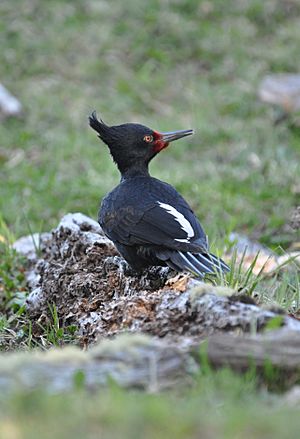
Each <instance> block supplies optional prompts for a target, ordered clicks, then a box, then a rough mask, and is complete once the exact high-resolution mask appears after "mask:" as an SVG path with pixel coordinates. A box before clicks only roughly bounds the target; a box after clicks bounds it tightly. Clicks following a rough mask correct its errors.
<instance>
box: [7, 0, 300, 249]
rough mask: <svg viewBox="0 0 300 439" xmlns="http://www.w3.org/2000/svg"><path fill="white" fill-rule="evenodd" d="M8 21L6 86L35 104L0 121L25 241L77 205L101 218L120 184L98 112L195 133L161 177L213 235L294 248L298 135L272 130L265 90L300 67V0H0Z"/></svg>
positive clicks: (12, 198)
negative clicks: (267, 81)
mask: <svg viewBox="0 0 300 439" xmlns="http://www.w3.org/2000/svg"><path fill="white" fill-rule="evenodd" d="M0 15H1V17H2V20H1V41H2V43H1V44H2V49H1V51H0V80H1V82H2V83H3V84H4V85H5V86H6V87H7V88H8V89H9V90H10V91H11V92H12V93H13V94H15V95H16V96H17V97H18V98H19V99H20V101H21V102H22V104H23V106H24V112H23V117H22V118H21V119H18V120H16V119H7V120H2V122H1V124H0V166H1V189H0V191H1V192H0V199H1V201H0V202H1V212H2V215H3V218H4V220H5V221H6V222H7V223H8V225H9V226H10V227H11V229H12V230H13V231H14V233H15V234H16V235H17V236H19V235H20V234H27V233H29V228H31V230H33V231H42V230H49V229H50V228H51V227H53V226H55V225H56V224H57V222H58V221H59V219H60V217H61V216H62V215H63V214H65V213H67V212H69V211H73V212H74V211H81V212H84V213H86V214H88V215H90V216H92V217H93V218H96V216H97V210H98V206H99V202H100V199H101V198H102V196H103V195H104V194H105V193H106V192H108V191H109V190H110V189H112V188H113V187H114V185H116V184H117V183H118V179H119V176H118V172H117V170H116V168H115V166H114V164H113V163H112V160H111V158H110V157H109V154H108V151H107V150H106V147H105V146H104V145H103V144H102V143H101V142H100V141H99V140H98V139H97V137H96V135H95V133H94V132H92V130H91V129H90V128H89V127H88V122H87V118H88V115H89V114H90V113H91V111H92V110H94V109H96V110H97V112H98V114H99V115H100V116H101V117H102V118H103V119H104V121H105V122H106V123H108V124H118V123H124V122H129V121H135V122H139V123H143V124H146V125H148V126H150V127H152V128H153V129H157V130H173V129H185V128H194V129H196V134H195V136H193V138H191V139H184V140H182V141H180V142H176V143H175V144H174V145H172V146H170V147H169V148H168V149H167V150H165V151H164V152H162V153H161V154H160V155H159V156H158V157H157V158H156V159H155V160H154V162H153V163H152V165H151V171H152V174H153V175H155V176H156V177H157V178H160V179H162V180H165V181H168V182H169V183H171V184H173V185H175V186H176V188H177V189H178V190H179V191H180V192H181V193H182V194H183V195H184V196H185V197H186V198H187V200H188V201H189V202H190V204H191V205H192V207H193V208H194V209H195V211H196V213H197V215H198V216H199V218H200V219H201V221H202V223H203V225H204V227H205V229H206V231H207V233H208V235H209V236H210V237H211V241H212V242H213V243H214V242H216V243H217V244H218V243H222V242H223V241H222V237H223V236H225V235H226V234H227V233H228V232H230V231H232V230H238V231H244V232H246V233H247V234H249V235H251V236H253V237H255V238H259V239H261V240H262V241H264V242H266V243H267V244H269V245H274V246H276V245H283V246H288V245H289V244H290V242H291V241H292V240H293V236H290V235H289V233H287V232H286V230H285V224H286V223H287V222H288V221H289V217H290V212H291V210H292V208H293V206H295V205H296V204H297V202H299V200H298V201H297V197H298V198H299V184H300V182H299V175H300V172H299V155H300V153H299V150H300V137H299V134H298V133H297V132H296V131H294V130H291V129H290V127H289V126H288V124H287V123H284V124H281V125H280V126H276V127H275V126H274V123H273V122H274V114H273V109H272V108H269V107H268V106H266V105H263V104H261V103H260V102H259V100H258V97H257V88H258V85H259V83H260V81H261V79H262V78H263V76H264V75H265V74H267V73H270V72H271V73H272V72H281V71H285V72H297V71H299V70H300V56H299V55H300V49H299V47H300V26H299V17H300V2H299V1H298V0H291V1H279V0H278V1H276V0H272V1H270V0H265V1H258V0H240V1H238V2H237V1H233V0H227V1H222V0H214V1H199V0H198V1H195V0H161V1H157V0H149V1H147V2H140V1H138V0H129V1H126V2H124V1H121V0H115V1H111V2H109V1H99V0H86V1H80V0H73V1H72V2H70V1H63V0H51V1H50V0H49V1H47V2H42V1H38V0H13V1H11V0H1V3H0ZM297 185H298V186H297ZM297 188H298V189H297ZM297 191H298V192H297Z"/></svg>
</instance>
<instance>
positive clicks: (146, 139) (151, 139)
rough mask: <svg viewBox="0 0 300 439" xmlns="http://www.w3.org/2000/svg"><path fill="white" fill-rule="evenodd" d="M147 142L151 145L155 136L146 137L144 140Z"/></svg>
mask: <svg viewBox="0 0 300 439" xmlns="http://www.w3.org/2000/svg"><path fill="white" fill-rule="evenodd" d="M143 140H144V141H145V142H147V143H150V142H152V141H153V136H144V139H143Z"/></svg>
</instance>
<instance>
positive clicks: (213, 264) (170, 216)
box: [89, 112, 229, 278]
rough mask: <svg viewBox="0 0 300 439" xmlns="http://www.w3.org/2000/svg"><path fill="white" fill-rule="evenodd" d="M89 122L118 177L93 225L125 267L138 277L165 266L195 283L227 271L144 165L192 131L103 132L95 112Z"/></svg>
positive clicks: (177, 200) (190, 216) (135, 128)
mask: <svg viewBox="0 0 300 439" xmlns="http://www.w3.org/2000/svg"><path fill="white" fill-rule="evenodd" d="M89 121H90V126H91V127H92V128H93V129H94V130H96V131H97V133H98V135H99V137H100V138H101V139H102V140H103V142H105V143H106V144H107V145H108V147H109V149H110V153H111V155H112V157H113V159H114V161H115V162H116V164H117V166H118V168H119V171H120V173H121V182H120V184H119V185H118V186H117V187H116V188H115V189H113V190H112V191H111V192H110V193H109V194H108V195H107V196H106V197H105V198H104V199H103V201H102V203H101V207H100V211H99V223H100V225H101V227H102V229H103V230H104V232H105V234H106V235H107V236H108V237H109V238H110V239H111V240H112V241H113V242H114V244H115V246H116V247H117V249H118V251H119V252H120V254H121V255H122V256H123V257H124V259H126V261H127V262H128V263H129V264H130V265H131V267H132V268H133V269H135V270H136V271H141V270H143V269H144V268H146V267H149V266H153V265H160V266H165V265H168V266H170V267H171V268H173V269H175V270H177V271H183V270H187V271H189V272H192V273H193V274H194V275H196V276H197V277H200V278H202V277H203V276H204V275H205V274H206V273H211V274H213V273H215V272H216V271H217V270H218V271H225V272H226V271H228V270H229V268H228V266H227V265H226V264H225V263H224V262H223V261H222V260H221V259H219V258H217V257H216V256H214V255H212V254H211V253H209V249H208V242H207V236H206V235H205V233H204V231H203V229H202V227H201V225H200V223H199V221H198V219H197V218H196V216H195V215H194V213H193V211H192V209H191V208H190V206H189V205H188V204H187V202H186V201H185V200H184V199H183V197H182V196H181V195H180V194H179V193H178V192H177V191H176V190H175V189H174V188H173V187H172V186H171V185H169V184H167V183H164V182H162V181H160V180H158V179H156V178H153V177H151V176H150V175H149V171H148V165H149V162H150V160H151V159H152V158H153V157H154V156H155V155H156V154H157V153H159V152H160V151H161V150H162V149H164V148H165V147H167V146H168V144H169V142H172V141H174V140H177V139H179V138H181V137H185V136H188V135H190V134H192V133H193V131H192V130H183V131H175V132H171V133H159V132H157V131H154V130H151V129H150V128H148V127H145V126H143V125H139V124H123V125H118V126H112V127H109V126H107V125H106V124H105V123H104V122H103V121H102V120H100V121H99V120H98V119H97V116H96V113H95V112H94V113H93V114H92V115H91V116H90V118H89Z"/></svg>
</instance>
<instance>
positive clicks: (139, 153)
mask: <svg viewBox="0 0 300 439" xmlns="http://www.w3.org/2000/svg"><path fill="white" fill-rule="evenodd" d="M89 122H90V126H91V127H92V128H93V129H94V130H95V131H97V133H98V136H99V138H100V139H101V140H102V141H103V142H104V143H106V145H107V146H108V147H109V150H110V153H111V155H112V157H113V159H114V161H115V162H116V164H117V165H118V168H119V170H120V172H121V173H124V172H126V171H127V170H128V169H130V168H131V167H137V166H145V165H146V166H148V163H149V162H150V160H151V159H152V158H153V157H154V156H155V155H156V154H158V153H159V152H160V151H162V150H163V149H164V148H166V147H167V146H168V145H169V143H170V142H173V141H174V140H178V139H181V138H182V137H186V136H190V135H191V134H193V133H194V131H193V130H181V131H172V132H168V133H159V132H158V131H155V130H152V129H151V128H148V127H146V126H144V125H140V124H135V123H126V124H123V125H116V126H108V125H106V124H105V123H104V122H103V120H101V119H100V120H98V119H97V115H96V112H95V111H94V112H93V113H92V115H91V116H90V117H89Z"/></svg>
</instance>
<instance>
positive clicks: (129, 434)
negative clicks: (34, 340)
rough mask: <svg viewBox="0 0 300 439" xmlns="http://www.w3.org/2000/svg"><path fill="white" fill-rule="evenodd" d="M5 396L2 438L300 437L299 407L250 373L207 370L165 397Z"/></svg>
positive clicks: (115, 392) (105, 393) (113, 392)
mask: <svg viewBox="0 0 300 439" xmlns="http://www.w3.org/2000/svg"><path fill="white" fill-rule="evenodd" d="M3 399H4V398H3V396H0V408H1V412H0V420H1V422H0V437H3V438H4V437H5V438H6V439H10V438H12V439H13V438H22V439H23V438H24V439H26V438H30V439H35V438H39V437H41V436H43V437H44V438H45V439H47V438H52V437H56V438H64V439H69V438H70V439H71V438H82V437H85V438H98V437H101V438H103V439H108V438H111V439H114V438H120V437H122V438H124V439H126V438H128V439H135V438H137V439H138V438H141V437H143V438H149V439H150V438H151V439H152V438H155V439H160V438H172V439H182V438H189V439H193V438H195V439H196V438H207V439H208V438H214V437H218V438H224V439H227V438H228V439H232V438H235V439H247V438H249V439H250V438H251V439H252V438H262V437H263V438H265V439H268V438H270V439H271V438H272V439H276V438H278V439H279V438H280V439H284V438H286V439H291V438H297V437H298V434H299V427H300V421H299V411H298V408H297V407H294V408H291V407H288V406H287V405H286V404H283V402H282V401H281V399H280V397H279V396H275V395H270V394H267V392H266V391H263V390H261V391H259V392H257V390H256V385H255V380H254V379H253V377H252V378H251V376H248V377H244V378H243V379H241V378H239V377H236V376H234V375H233V374H232V373H230V372H229V371H227V370H223V371H221V372H218V373H215V374H213V375H212V374H210V373H208V374H202V375H200V376H199V377H198V378H197V379H196V382H195V384H194V387H193V389H181V390H180V391H178V392H166V393H162V394H158V395H157V394H154V395H151V394H148V395H147V394H144V393H142V392H138V391H122V390H120V389H118V388H117V387H115V386H112V387H110V388H109V389H108V390H102V391H101V392H99V391H97V392H93V393H87V392H86V391H83V390H80V389H79V390H74V391H72V392H71V393H69V394H67V395H50V396H49V395H48V396H47V395H46V394H45V393H44V392H43V391H36V392H33V393H32V392H29V393H25V394H24V393H23V394H17V395H15V396H13V397H10V398H9V400H8V401H7V400H6V401H5V402H4V401H3Z"/></svg>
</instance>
